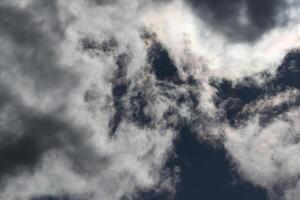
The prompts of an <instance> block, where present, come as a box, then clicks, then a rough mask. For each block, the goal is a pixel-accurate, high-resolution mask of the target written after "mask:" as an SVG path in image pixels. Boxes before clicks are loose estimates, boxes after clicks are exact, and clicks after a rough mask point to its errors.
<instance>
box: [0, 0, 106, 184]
mask: <svg viewBox="0 0 300 200" xmlns="http://www.w3.org/2000/svg"><path fill="white" fill-rule="evenodd" d="M57 13H58V8H57V4H56V1H49V2H48V1H35V3H33V4H30V5H29V6H28V7H26V9H19V8H15V7H12V6H9V5H1V6H0V37H3V38H4V39H5V40H8V41H10V42H11V44H12V46H11V48H9V51H10V53H11V55H13V57H14V59H15V60H14V62H16V63H9V65H7V63H6V62H2V61H0V66H1V69H0V73H1V72H6V71H14V72H15V71H16V72H18V73H19V76H17V75H16V76H14V74H15V73H5V74H11V77H6V79H3V80H2V79H1V80H0V88H1V94H0V108H1V109H2V108H3V109H4V108H5V107H7V106H9V107H11V108H13V111H12V112H13V113H10V111H6V110H1V114H3V115H5V114H6V115H12V114H13V115H15V116H16V121H17V120H18V122H19V123H20V128H19V129H18V130H17V129H15V128H14V126H13V125H10V126H9V127H6V126H0V137H1V140H0V162H1V166H0V179H1V182H2V184H5V183H4V182H3V181H2V180H3V178H8V177H9V176H11V175H16V174H19V173H22V172H24V171H26V172H34V171H35V170H36V169H37V167H38V166H39V164H40V162H41V161H42V159H43V156H44V155H45V154H46V153H47V152H49V151H52V150H55V151H59V152H61V153H62V154H64V155H65V156H66V158H67V159H70V161H71V162H72V163H73V164H74V165H72V167H73V169H74V171H76V172H78V173H80V174H82V175H86V174H88V175H89V174H90V173H92V172H93V171H95V170H99V169H100V168H102V167H103V166H105V165H106V163H107V161H108V160H107V159H106V158H104V157H101V156H99V154H98V153H96V151H95V150H94V149H93V147H92V146H91V145H90V144H89V136H91V135H90V131H89V130H87V129H85V128H81V127H79V126H75V125H74V124H72V123H71V122H70V121H68V120H66V119H64V117H63V115H64V114H63V113H64V104H65V103H64V101H63V98H64V97H62V96H61V97H60V98H53V100H52V101H53V102H52V103H53V105H54V107H56V109H54V110H52V111H51V112H50V111H49V112H41V111H39V110H38V109H35V108H33V107H29V106H27V105H24V103H23V102H22V99H21V98H20V96H19V93H26V89H27V88H26V87H24V88H22V89H20V91H15V90H12V88H14V87H10V83H6V82H4V80H15V81H22V79H25V80H26V79H30V80H31V81H33V85H34V88H33V89H34V93H33V95H36V96H34V97H33V98H39V97H40V96H42V97H43V96H48V97H52V95H53V96H55V92H56V91H59V90H63V91H64V95H65V97H66V96H67V94H68V93H67V92H69V90H70V89H71V86H72V87H74V86H75V85H76V84H77V83H78V78H77V76H76V75H75V74H74V73H72V71H68V70H64V69H63V66H61V65H60V64H59V59H60V57H59V54H58V49H59V48H58V47H59V45H58V43H59V42H60V41H61V40H62V39H63V37H64V28H65V27H64V26H65V24H62V22H61V21H60V19H59V18H58V15H57ZM36 15H39V18H36ZM4 59H5V57H4ZM19 79H20V80H19ZM11 84H14V82H11ZM29 90H30V89H29ZM54 99H55V100H54ZM37 107H38V106H37ZM6 112H7V113H6ZM98 167H99V168H98Z"/></svg>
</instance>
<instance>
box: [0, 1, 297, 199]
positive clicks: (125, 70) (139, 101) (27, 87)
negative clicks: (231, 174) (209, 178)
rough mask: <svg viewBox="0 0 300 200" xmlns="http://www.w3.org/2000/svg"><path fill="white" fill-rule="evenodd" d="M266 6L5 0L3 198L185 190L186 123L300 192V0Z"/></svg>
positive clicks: (243, 163)
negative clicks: (173, 162) (180, 150)
mask: <svg viewBox="0 0 300 200" xmlns="http://www.w3.org/2000/svg"><path fill="white" fill-rule="evenodd" d="M187 5H190V6H193V8H194V9H193V10H195V12H191V10H190V7H188V6H187ZM263 5H264V6H262V4H261V3H259V2H258V1H251V2H250V1H238V0H235V1H230V2H229V1H223V2H222V3H220V4H213V3H212V2H211V1H198V2H196V1H180V0H174V1H164V2H163V3H162V2H157V1H151V2H149V1H147V2H145V1H138V0H135V1H127V0H124V1H113V2H112V1H109V2H108V1H96V0H94V1H85V0H77V1H70V2H66V1H51V2H45V1H20V2H15V1H4V2H3V3H1V4H0V11H1V12H0V30H1V31H0V41H1V44H2V45H1V47H0V48H1V49H0V52H1V53H0V58H1V59H0V60H1V62H0V88H1V92H2V93H1V95H0V109H1V114H0V132H1V136H0V162H1V163H4V164H3V165H1V166H0V178H1V180H3V181H2V182H1V195H0V199H18V198H19V199H35V198H40V197H41V198H42V197H47V196H48V195H50V197H51V196H52V197H56V196H58V197H64V196H65V195H67V196H74V198H79V199H80V198H81V197H84V198H90V199H99V198H100V199H108V200H110V199H111V200H115V199H122V198H123V199H124V198H125V199H126V198H128V199H131V198H135V197H136V196H138V193H139V192H143V191H152V190H155V191H156V192H157V193H160V192H166V193H167V194H168V195H170V196H171V197H174V194H175V193H176V189H177V188H176V187H177V186H178V185H177V184H178V183H179V182H180V180H178V178H179V177H180V176H178V174H180V169H178V167H179V166H175V168H176V167H177V168H176V169H177V170H174V169H170V166H168V161H169V159H171V158H172V156H176V155H174V154H176V152H174V149H175V147H174V145H176V144H175V143H174V141H175V140H176V138H177V139H178V138H181V136H179V134H181V129H182V127H183V126H187V127H188V129H189V131H190V132H193V133H195V136H197V137H199V138H200V140H203V141H206V142H212V144H214V145H223V144H220V143H218V142H224V146H225V149H224V150H228V152H229V153H230V156H232V158H233V159H234V161H233V162H234V163H235V164H236V166H237V167H238V169H240V174H241V176H242V178H245V179H247V180H248V181H252V182H253V183H254V184H256V185H259V186H261V187H264V188H266V189H268V191H270V194H271V195H272V192H273V193H274V195H277V196H278V195H279V193H278V190H275V189H274V188H276V187H279V188H280V189H281V191H280V192H281V194H280V195H283V196H285V198H286V199H293V198H295V196H296V194H297V191H298V185H299V183H298V180H297V179H293V180H292V181H291V182H289V180H288V178H284V177H289V178H293V177H297V176H298V166H297V164H293V162H292V160H293V159H298V158H297V156H295V155H296V154H293V153H294V152H297V151H298V150H297V149H298V145H297V130H298V126H297V125H296V124H297V120H298V115H297V113H296V112H295V111H293V109H296V108H297V107H298V105H299V94H298V90H299V83H298V81H297V79H296V78H297V76H296V75H297V74H298V73H299V70H298V67H295V66H298V64H297V63H298V57H299V55H298V54H299V53H298V51H296V50H295V51H291V52H290V53H289V54H287V55H286V57H284V55H285V54H286V53H287V51H288V50H289V49H291V48H297V47H298V46H299V38H298V37H299V33H298V32H297V30H298V28H299V23H298V21H297V17H295V16H294V14H293V13H294V12H295V10H297V6H295V7H292V8H291V7H287V4H286V3H283V2H281V1H274V2H273V3H272V4H271V1H266V3H265V4H263ZM221 6H222V7H221ZM243 9H245V14H246V16H243V17H244V19H243V20H245V21H243V20H241V19H242V17H241V18H239V16H240V15H241V11H243ZM281 12H285V13H288V17H289V19H293V20H292V21H291V22H288V23H287V24H285V27H282V26H277V23H279V21H278V17H280V16H279V15H280V14H281ZM199 16H200V18H199ZM284 19H285V18H284ZM220 32H221V33H222V34H220ZM233 41H234V42H233ZM237 41H238V42H240V43H235V42H237ZM241 41H247V42H245V43H244V42H241ZM281 62H282V64H281V65H280V63H281ZM270 66H274V67H273V69H271V70H270ZM277 66H279V67H277ZM254 72H256V73H257V74H256V75H254V76H253V74H254ZM253 93H254V94H253ZM245 94H246V96H245ZM247 95H249V96H247ZM229 112H230V113H231V118H232V119H230V116H229V114H230V113H229ZM242 115H245V116H247V117H246V118H241V119H239V120H243V123H236V124H235V123H228V122H229V121H230V120H232V122H235V121H238V120H237V118H238V117H240V116H242ZM263 120H265V123H261V121H263ZM235 125H236V126H235ZM193 139H196V137H195V138H193ZM216 140H217V141H216ZM196 145H197V144H195V146H196ZM258 146H259V147H260V148H257V147H258ZM249 149H250V150H249ZM274 156H275V157H274ZM224 159H225V158H224ZM197 162H198V161H197ZM226 162H227V161H226ZM227 164H228V163H227ZM227 164H226V166H227ZM266 166H267V167H268V168H267V167H266ZM227 167H230V166H229V164H228V166H227ZM267 169H268V170H267ZM232 170H233V171H234V169H232ZM285 183H288V184H290V185H291V186H290V185H289V186H287V187H283V186H282V185H284V184H285ZM262 191H263V189H262ZM72 198H73V197H72Z"/></svg>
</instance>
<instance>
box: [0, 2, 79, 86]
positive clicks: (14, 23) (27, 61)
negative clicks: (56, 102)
mask: <svg viewBox="0 0 300 200" xmlns="http://www.w3.org/2000/svg"><path fill="white" fill-rule="evenodd" d="M36 10H37V11H36ZM38 11H39V12H40V13H39V12H38ZM36 12H38V13H39V14H40V15H39V18H36V16H35V15H36V14H37V13H36ZM57 12H58V10H57V5H56V1H51V2H48V1H47V2H45V1H36V3H35V4H32V5H30V6H29V7H28V8H26V9H18V8H15V7H11V6H0V36H1V37H3V38H5V39H7V40H8V41H11V42H12V46H11V49H12V50H11V54H12V55H13V56H14V59H15V62H16V63H17V64H15V63H12V64H11V65H15V66H2V62H0V66H2V69H1V70H4V71H5V70H12V69H13V68H15V69H18V70H17V71H18V72H21V73H22V74H23V76H24V77H30V78H31V80H32V81H34V82H35V86H36V88H35V89H36V90H37V91H45V90H53V89H57V88H61V87H60V86H61V85H64V86H65V87H67V86H71V85H74V84H76V81H77V79H76V76H75V75H74V74H73V73H72V72H70V71H66V70H64V69H63V67H62V66H60V65H59V64H58V60H59V56H60V55H59V53H58V50H59V46H58V44H59V42H60V41H61V40H62V39H63V35H64V28H63V27H64V26H65V24H62V22H61V21H60V20H59V18H58V15H57ZM39 19H41V20H39Z"/></svg>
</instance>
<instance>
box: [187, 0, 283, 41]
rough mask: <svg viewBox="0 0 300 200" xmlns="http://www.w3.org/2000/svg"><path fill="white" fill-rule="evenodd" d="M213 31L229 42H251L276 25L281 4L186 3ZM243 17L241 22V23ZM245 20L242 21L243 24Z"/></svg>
mask: <svg viewBox="0 0 300 200" xmlns="http://www.w3.org/2000/svg"><path fill="white" fill-rule="evenodd" d="M186 2H187V3H188V4H189V5H190V6H191V7H192V9H193V10H194V11H195V13H196V14H197V15H198V16H199V17H200V18H201V19H203V20H204V21H205V22H206V23H207V24H208V25H209V26H211V27H212V28H213V30H215V31H219V32H220V33H222V34H224V35H225V36H226V37H227V38H229V39H230V40H232V41H247V42H252V41H255V40H257V39H259V38H260V37H261V36H262V35H263V34H264V33H266V32H268V31H269V30H270V29H272V28H274V27H275V26H276V25H278V23H279V21H278V20H277V18H278V17H279V15H280V14H281V12H282V11H283V9H284V8H285V7H286V6H287V5H286V2H285V1H284V0H265V1H260V0H221V1H219V0H186ZM243 17H244V19H243ZM243 20H245V21H243Z"/></svg>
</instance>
